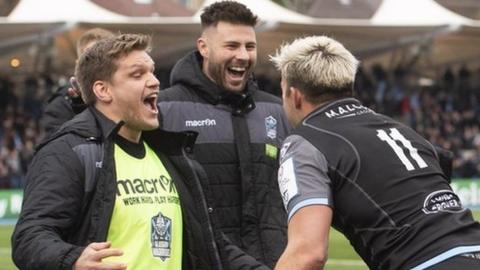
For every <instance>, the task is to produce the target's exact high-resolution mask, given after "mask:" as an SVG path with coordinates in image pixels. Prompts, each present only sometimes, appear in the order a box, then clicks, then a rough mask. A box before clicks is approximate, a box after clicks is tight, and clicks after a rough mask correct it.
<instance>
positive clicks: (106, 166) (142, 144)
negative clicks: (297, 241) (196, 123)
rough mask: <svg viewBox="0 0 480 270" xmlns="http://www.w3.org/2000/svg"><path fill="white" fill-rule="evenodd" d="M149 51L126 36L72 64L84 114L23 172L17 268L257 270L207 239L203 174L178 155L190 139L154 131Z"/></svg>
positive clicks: (210, 234)
mask: <svg viewBox="0 0 480 270" xmlns="http://www.w3.org/2000/svg"><path fill="white" fill-rule="evenodd" d="M149 48H150V38H149V37H148V36H144V35H134V34H124V35H119V36H117V37H114V38H110V39H106V40H102V41H99V42H98V43H96V44H95V45H93V47H92V48H90V49H89V50H87V51H86V52H85V53H84V54H83V55H82V56H81V57H80V60H79V61H78V63H77V66H76V71H75V76H76V78H77V79H78V82H79V85H80V90H81V92H82V99H83V100H84V101H85V104H86V105H87V108H86V109H85V110H84V111H83V112H82V113H80V114H79V115H77V116H76V117H74V118H73V119H72V120H70V121H68V122H66V123H65V124H64V125H63V126H62V127H61V128H60V130H59V131H58V132H56V133H55V134H54V135H53V136H52V137H50V138H49V139H48V140H47V141H46V142H44V144H42V145H40V146H39V148H38V152H37V153H36V155H35V158H34V160H33V161H32V165H31V167H30V168H29V171H28V176H27V186H26V188H25V197H24V202H23V205H22V212H21V214H20V217H19V220H18V223H17V224H16V227H15V231H14V233H13V236H12V256H13V260H14V262H15V264H16V265H17V266H18V267H19V268H20V269H24V270H29V269H32V270H33V269H49V270H56V269H75V270H83V269H112V270H113V269H118V270H120V269H127V267H128V269H205V270H206V269H218V270H221V269H256V268H255V267H256V266H260V267H262V266H261V265H259V263H258V262H256V261H255V260H253V259H252V258H251V257H249V256H243V255H244V253H241V251H240V250H238V248H237V247H228V246H224V245H223V244H222V243H220V241H219V242H218V244H217V242H216V241H215V239H221V236H217V234H216V231H214V230H213V229H212V225H211V222H210V217H209V213H208V210H207V206H206V203H205V197H204V194H203V191H202V189H201V184H200V182H201V181H202V180H201V179H202V177H204V175H205V174H204V172H203V171H201V170H200V166H199V165H198V163H195V162H194V161H193V160H191V159H190V158H188V157H187V156H186V154H185V150H184V148H186V147H191V145H192V144H193V143H194V141H195V134H193V133H192V132H168V131H164V130H161V129H158V126H159V121H158V109H157V96H158V92H159V87H160V83H159V81H158V80H157V78H156V77H155V75H154V66H155V64H154V62H153V60H152V59H151V57H150V55H149V54H148V51H149ZM225 254H226V255H228V256H231V257H229V258H226V259H223V260H221V259H220V256H223V255H225ZM230 258H231V259H230ZM250 261H252V262H253V263H250ZM222 262H223V265H222ZM263 268H264V267H263Z"/></svg>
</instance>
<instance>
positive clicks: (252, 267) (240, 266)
mask: <svg viewBox="0 0 480 270" xmlns="http://www.w3.org/2000/svg"><path fill="white" fill-rule="evenodd" d="M215 238H216V242H217V245H218V248H219V250H220V258H221V260H222V265H223V267H224V269H227V270H247V269H248V270H269V269H270V268H269V267H267V266H266V265H264V264H262V263H261V262H259V261H257V260H256V259H255V258H253V257H252V256H250V255H248V254H247V253H245V251H243V250H242V249H241V248H239V247H238V246H236V245H235V244H233V243H232V242H231V241H230V240H229V239H228V237H227V236H226V235H225V234H224V233H217V235H216V236H215Z"/></svg>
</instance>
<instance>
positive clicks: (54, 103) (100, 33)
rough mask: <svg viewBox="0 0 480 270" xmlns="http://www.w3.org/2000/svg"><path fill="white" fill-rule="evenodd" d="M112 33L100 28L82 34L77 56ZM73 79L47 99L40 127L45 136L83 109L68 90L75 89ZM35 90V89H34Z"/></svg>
mask: <svg viewBox="0 0 480 270" xmlns="http://www.w3.org/2000/svg"><path fill="white" fill-rule="evenodd" d="M113 36H114V35H113V33H112V32H110V31H107V30H105V29H101V28H93V29H90V30H88V31H86V32H85V33H83V34H82V35H81V36H80V38H79V39H78V41H77V56H78V57H79V56H80V55H81V54H82V53H83V52H85V50H86V49H88V48H89V47H91V46H92V45H93V44H95V42H97V41H99V40H102V39H106V38H111V37H113ZM72 84H75V78H73V77H72V78H71V79H70V84H69V85H64V86H61V87H60V88H58V90H57V91H56V92H55V93H54V94H53V95H52V96H51V97H50V98H49V100H48V101H47V105H46V106H45V110H44V112H43V116H42V119H41V122H42V125H43V127H44V128H45V136H48V135H50V134H51V133H53V132H54V131H56V130H57V129H58V128H59V127H60V126H61V125H62V124H63V123H65V122H67V121H68V120H70V119H72V118H73V117H74V116H75V115H76V114H78V113H80V112H82V111H83V110H84V109H85V107H86V106H85V104H84V103H83V101H82V99H81V97H80V95H78V94H77V93H76V91H73V92H72V91H71V92H70V93H69V89H71V88H72V87H76V86H75V85H72ZM35 89H36V87H35Z"/></svg>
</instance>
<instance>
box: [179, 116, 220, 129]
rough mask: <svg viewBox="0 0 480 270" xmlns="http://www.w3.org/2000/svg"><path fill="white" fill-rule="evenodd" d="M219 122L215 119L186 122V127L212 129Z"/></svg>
mask: <svg viewBox="0 0 480 270" xmlns="http://www.w3.org/2000/svg"><path fill="white" fill-rule="evenodd" d="M216 125H217V122H216V121H215V119H209V118H207V119H205V120H186V121H185V126H186V127H205V126H207V127H211V126H216Z"/></svg>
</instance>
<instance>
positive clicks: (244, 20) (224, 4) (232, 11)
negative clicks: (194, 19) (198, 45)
mask: <svg viewBox="0 0 480 270" xmlns="http://www.w3.org/2000/svg"><path fill="white" fill-rule="evenodd" d="M200 19H201V21H202V29H205V28H207V27H210V26H216V25H217V24H218V23H219V22H220V21H222V22H228V23H231V24H241V25H248V26H252V27H255V25H256V24H257V22H258V17H257V16H256V15H254V14H253V13H252V11H251V10H250V9H248V8H247V7H246V6H245V5H243V4H240V3H238V2H235V1H221V2H216V3H213V4H211V5H209V6H208V7H206V8H205V9H204V10H203V13H202V15H201V16H200Z"/></svg>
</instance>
